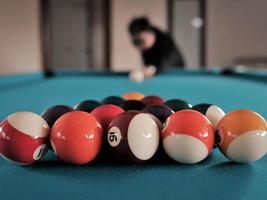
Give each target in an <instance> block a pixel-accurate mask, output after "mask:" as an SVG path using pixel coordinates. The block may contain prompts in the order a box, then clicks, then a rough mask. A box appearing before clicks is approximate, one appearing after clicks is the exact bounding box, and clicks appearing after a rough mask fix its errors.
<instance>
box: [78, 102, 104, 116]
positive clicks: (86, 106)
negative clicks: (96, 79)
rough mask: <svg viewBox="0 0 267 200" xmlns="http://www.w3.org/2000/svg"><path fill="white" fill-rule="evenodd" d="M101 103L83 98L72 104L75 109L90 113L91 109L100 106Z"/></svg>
mask: <svg viewBox="0 0 267 200" xmlns="http://www.w3.org/2000/svg"><path fill="white" fill-rule="evenodd" d="M100 105H101V104H100V103H99V102H98V101H95V100H85V101H82V102H80V103H79V104H77V105H76V106H74V109H75V110H80V111H85V112H88V113H90V112H91V111H92V110H94V109H95V108H97V107H98V106H100Z"/></svg>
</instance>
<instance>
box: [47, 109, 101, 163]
mask: <svg viewBox="0 0 267 200" xmlns="http://www.w3.org/2000/svg"><path fill="white" fill-rule="evenodd" d="M102 135H103V129H102V126H101V124H100V122H99V121H98V120H97V119H96V118H95V117H94V116H93V115H92V114H89V113H87V112H84V111H72V112H69V113H67V114H65V115H63V116H61V117H60V118H59V119H58V120H57V121H56V123H55V124H54V126H53V127H52V131H51V136H50V141H51V144H52V147H53V149H54V152H55V153H56V155H57V156H58V157H59V159H61V160H63V161H64V162H67V163H70V164H86V163H88V162H90V161H92V160H93V159H94V158H95V157H96V156H97V154H98V153H99V151H100V148H101V143H102Z"/></svg>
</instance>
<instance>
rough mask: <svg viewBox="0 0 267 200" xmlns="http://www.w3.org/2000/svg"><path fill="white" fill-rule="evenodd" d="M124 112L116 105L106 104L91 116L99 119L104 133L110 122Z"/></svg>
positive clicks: (93, 111) (95, 110)
mask: <svg viewBox="0 0 267 200" xmlns="http://www.w3.org/2000/svg"><path fill="white" fill-rule="evenodd" d="M122 112H124V110H123V109H122V108H120V107H118V106H115V105H111V104H106V105H102V106H99V107H97V108H95V109H94V110H92V112H91V114H92V115H94V116H95V117H96V118H97V119H98V121H99V122H100V124H101V125H102V127H103V129H104V131H106V130H107V128H108V126H109V124H110V122H111V121H112V120H113V119H114V118H115V117H116V116H117V115H119V114H120V113H122Z"/></svg>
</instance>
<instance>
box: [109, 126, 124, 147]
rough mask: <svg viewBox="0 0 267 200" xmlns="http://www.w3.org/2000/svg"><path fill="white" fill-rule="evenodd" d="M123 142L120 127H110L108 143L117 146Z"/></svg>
mask: <svg viewBox="0 0 267 200" xmlns="http://www.w3.org/2000/svg"><path fill="white" fill-rule="evenodd" d="M120 142H121V132H120V129H119V128H118V127H116V126H113V127H112V128H111V129H109V132H108V143H109V144H110V145H111V146H113V147H116V146H118V145H119V144H120Z"/></svg>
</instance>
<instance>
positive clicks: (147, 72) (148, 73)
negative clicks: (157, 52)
mask: <svg viewBox="0 0 267 200" xmlns="http://www.w3.org/2000/svg"><path fill="white" fill-rule="evenodd" d="M156 72H157V69H156V67H154V66H152V65H150V66H147V67H143V73H144V76H145V78H146V79H150V78H152V77H154V75H155V74H156Z"/></svg>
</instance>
